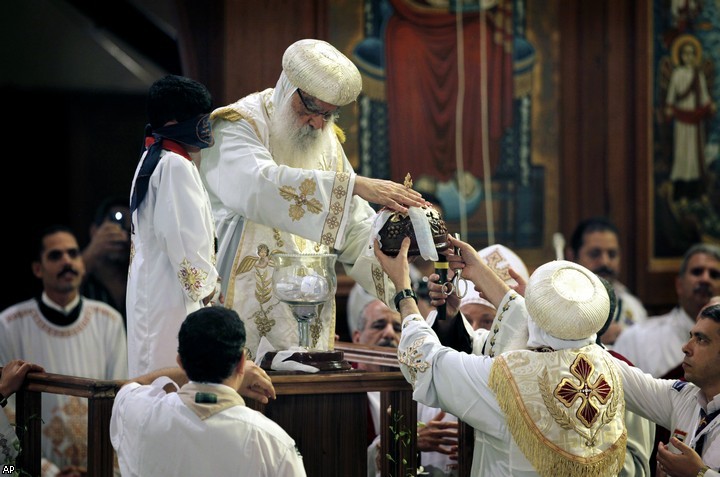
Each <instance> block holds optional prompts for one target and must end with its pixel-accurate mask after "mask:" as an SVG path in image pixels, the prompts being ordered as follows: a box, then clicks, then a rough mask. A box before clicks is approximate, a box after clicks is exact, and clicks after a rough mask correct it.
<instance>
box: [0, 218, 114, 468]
mask: <svg viewBox="0 0 720 477" xmlns="http://www.w3.org/2000/svg"><path fill="white" fill-rule="evenodd" d="M32 271H33V274H34V275H35V276H36V277H37V278H39V279H40V280H41V281H42V285H43V290H42V294H41V295H40V296H38V297H35V298H32V299H30V300H27V301H23V302H20V303H18V304H15V305H13V306H11V307H9V308H8V309H6V310H5V311H3V312H2V313H1V314H0V365H5V364H8V363H10V362H12V361H13V360H16V359H22V360H25V361H29V362H32V363H35V364H37V365H38V366H41V367H43V368H44V369H45V371H46V372H48V373H57V374H65V375H69V376H80V377H84V378H91V379H103V380H111V379H112V380H114V379H127V376H128V373H127V343H126V339H125V328H124V325H123V319H122V316H121V315H120V313H118V312H117V311H116V310H115V309H114V308H112V307H111V306H110V305H107V304H106V303H103V302H100V301H96V300H91V299H88V298H85V297H83V296H82V295H81V294H80V284H81V283H82V280H83V276H84V275H85V265H84V264H83V260H82V255H81V254H80V248H79V247H78V242H77V239H76V237H75V235H74V233H73V232H72V231H71V230H70V229H69V228H67V227H65V226H62V225H55V226H51V227H49V228H47V229H45V230H44V231H42V233H41V234H40V237H39V239H38V244H37V256H36V257H35V259H34V260H33V262H32ZM14 408H15V403H14V399H13V400H11V402H10V404H8V406H7V408H6V409H5V410H6V411H9V414H10V417H11V420H14ZM87 415H88V408H87V399H85V398H79V397H75V396H63V395H60V394H51V393H43V395H42V416H41V418H42V440H41V446H42V455H43V464H42V472H43V476H55V475H58V476H63V477H70V476H79V475H84V469H85V468H86V466H87V439H88V436H87Z"/></svg>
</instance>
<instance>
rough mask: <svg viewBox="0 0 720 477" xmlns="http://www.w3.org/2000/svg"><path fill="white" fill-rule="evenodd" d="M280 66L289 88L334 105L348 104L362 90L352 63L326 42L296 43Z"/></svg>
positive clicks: (307, 40) (303, 41)
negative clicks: (299, 90)
mask: <svg viewBox="0 0 720 477" xmlns="http://www.w3.org/2000/svg"><path fill="white" fill-rule="evenodd" d="M282 67H283V71H284V72H285V75H287V77H288V80H290V83H292V85H293V86H295V87H296V88H299V89H301V90H302V91H303V92H304V93H307V94H309V95H311V96H313V97H315V98H317V99H319V100H320V101H324V102H326V103H328V104H332V105H334V106H345V105H346V104H349V103H352V102H353V101H355V100H356V99H357V97H358V95H359V94H360V91H361V90H362V79H361V77H360V71H358V69H357V67H356V66H355V64H354V63H353V62H352V61H350V59H349V58H348V57H347V56H345V55H343V54H342V53H341V52H340V51H339V50H338V49H337V48H335V47H334V46H332V45H331V44H330V43H328V42H326V41H322V40H312V39H306V40H298V41H296V42H295V43H293V44H292V45H290V46H289V47H288V48H287V50H285V54H284V55H283V59H282Z"/></svg>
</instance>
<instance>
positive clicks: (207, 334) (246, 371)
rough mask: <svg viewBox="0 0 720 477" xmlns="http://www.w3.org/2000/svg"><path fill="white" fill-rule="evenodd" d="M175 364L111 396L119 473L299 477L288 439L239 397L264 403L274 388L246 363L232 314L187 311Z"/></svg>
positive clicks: (239, 326)
mask: <svg viewBox="0 0 720 477" xmlns="http://www.w3.org/2000/svg"><path fill="white" fill-rule="evenodd" d="M177 364H178V365H179V366H180V367H179V368H178V367H174V368H164V369H160V370H157V371H154V372H152V373H149V374H146V375H143V376H140V377H137V378H134V379H132V380H130V381H129V382H128V383H126V384H125V385H124V386H123V387H122V388H121V389H120V391H119V392H118V394H117V396H116V397H115V402H114V404H113V410H112V417H111V420H110V439H111V442H112V445H113V447H114V448H115V450H116V451H117V455H118V461H119V462H120V470H121V474H122V475H123V476H125V477H133V476H144V475H157V476H161V475H162V476H165V475H168V476H169V475H213V476H215V475H217V476H221V475H222V476H232V475H237V476H245V475H247V476H249V475H252V476H263V477H270V476H287V477H304V476H305V468H304V466H303V461H302V457H301V456H300V453H299V452H298V450H297V448H296V446H295V441H294V440H293V439H292V438H291V437H290V436H289V435H288V434H287V432H285V431H284V430H283V429H282V428H281V427H280V426H279V425H277V424H276V423H275V422H273V421H272V420H270V419H269V418H267V417H266V416H264V415H263V414H262V413H260V412H258V411H255V410H253V409H250V408H248V407H247V406H246V405H245V401H244V400H243V398H242V397H241V394H242V395H244V396H246V397H251V398H253V399H256V400H258V401H260V402H262V403H265V404H267V403H268V402H269V399H275V390H274V388H273V386H272V383H271V381H270V378H269V377H268V376H267V374H265V372H264V371H263V370H262V369H261V368H260V367H258V366H255V365H254V364H251V365H250V366H248V365H247V364H246V353H245V326H244V325H243V322H242V320H240V318H239V317H238V315H237V313H235V312H234V311H233V310H230V309H227V308H224V307H220V306H213V307H205V308H200V309H199V310H196V311H194V312H192V313H190V314H189V315H188V316H187V318H186V319H185V321H184V322H183V323H182V325H181V327H180V331H179V336H178V350H177Z"/></svg>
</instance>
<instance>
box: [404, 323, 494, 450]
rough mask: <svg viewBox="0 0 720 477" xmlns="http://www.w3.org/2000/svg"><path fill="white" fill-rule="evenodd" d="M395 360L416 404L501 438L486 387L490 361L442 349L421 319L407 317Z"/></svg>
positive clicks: (492, 401)
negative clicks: (438, 411)
mask: <svg viewBox="0 0 720 477" xmlns="http://www.w3.org/2000/svg"><path fill="white" fill-rule="evenodd" d="M398 360H399V362H400V370H401V371H402V373H403V375H404V376H405V379H407V381H408V382H409V383H410V384H412V385H413V389H414V392H413V398H414V399H415V400H416V401H418V402H421V403H423V404H426V405H428V406H431V407H436V408H440V409H443V410H444V411H446V412H449V413H450V414H453V415H455V416H457V418H458V419H459V420H461V421H463V422H466V423H468V424H470V425H471V426H472V427H474V428H476V429H481V430H482V431H483V432H486V433H488V434H490V435H493V436H497V437H501V436H502V431H503V430H504V428H505V424H504V422H505V418H504V416H503V414H502V412H501V411H500V408H499V406H498V404H497V401H496V399H495V395H494V393H493V392H492V391H491V390H490V388H489V379H490V369H491V367H492V362H493V360H492V358H490V357H488V356H477V355H470V354H467V353H463V352H459V351H455V350H453V349H451V348H447V347H445V346H442V345H441V344H440V341H439V340H438V338H437V335H436V334H435V332H434V331H433V330H432V329H431V328H430V326H429V325H428V324H427V323H426V322H425V320H424V319H423V318H422V316H420V315H409V316H407V317H406V318H405V319H404V321H403V331H402V336H401V339H400V346H399V347H398Z"/></svg>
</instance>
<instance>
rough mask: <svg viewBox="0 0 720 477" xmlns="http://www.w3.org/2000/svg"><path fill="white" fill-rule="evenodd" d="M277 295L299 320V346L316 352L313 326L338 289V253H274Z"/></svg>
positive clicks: (275, 291) (274, 287) (275, 290)
mask: <svg viewBox="0 0 720 477" xmlns="http://www.w3.org/2000/svg"><path fill="white" fill-rule="evenodd" d="M272 257H273V263H274V269H275V270H274V272H273V280H272V282H273V292H274V293H275V296H276V297H277V298H278V299H279V300H280V301H282V302H283V303H287V304H288V306H290V309H291V310H292V314H293V316H294V317H295V320H297V324H298V335H299V345H300V347H302V348H305V349H307V350H310V349H312V344H311V338H310V324H311V322H312V320H314V319H315V318H317V317H318V316H319V314H320V311H321V309H322V308H321V307H322V305H324V304H325V303H326V302H327V301H328V300H330V299H331V298H332V297H333V296H334V295H335V291H336V289H337V276H336V275H335V261H336V259H337V255H335V254H330V253H327V254H290V253H280V254H273V256H272Z"/></svg>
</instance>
